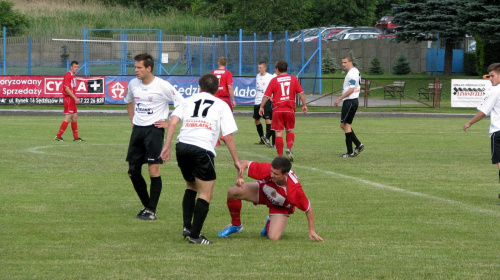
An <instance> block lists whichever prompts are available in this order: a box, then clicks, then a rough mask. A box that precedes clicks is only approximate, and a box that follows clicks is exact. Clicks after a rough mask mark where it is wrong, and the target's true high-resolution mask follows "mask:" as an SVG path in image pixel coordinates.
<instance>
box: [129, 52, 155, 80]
mask: <svg viewBox="0 0 500 280" xmlns="http://www.w3.org/2000/svg"><path fill="white" fill-rule="evenodd" d="M134 60H135V75H136V76H137V78H138V79H140V80H142V79H144V78H145V77H147V76H149V75H151V73H152V72H153V68H154V66H155V60H154V59H153V57H152V56H151V55H150V54H147V53H141V54H138V55H136V56H135V57H134Z"/></svg>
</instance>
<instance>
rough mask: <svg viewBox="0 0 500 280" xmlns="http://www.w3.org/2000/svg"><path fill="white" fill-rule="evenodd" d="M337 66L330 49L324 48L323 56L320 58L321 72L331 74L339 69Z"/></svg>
mask: <svg viewBox="0 0 500 280" xmlns="http://www.w3.org/2000/svg"><path fill="white" fill-rule="evenodd" d="M339 68H340V67H339V66H338V65H337V63H335V58H334V57H333V55H332V51H331V50H330V49H329V48H328V49H326V50H325V53H324V55H323V58H322V59H321V72H322V73H323V74H333V73H335V72H337V71H338V70H339Z"/></svg>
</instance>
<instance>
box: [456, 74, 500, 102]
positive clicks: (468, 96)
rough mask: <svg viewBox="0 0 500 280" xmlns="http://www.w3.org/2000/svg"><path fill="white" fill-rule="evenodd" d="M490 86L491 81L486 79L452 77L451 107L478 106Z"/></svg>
mask: <svg viewBox="0 0 500 280" xmlns="http://www.w3.org/2000/svg"><path fill="white" fill-rule="evenodd" d="M490 88H491V82H490V80H486V79H475V80H472V79H470V80H465V79H452V80H451V107H464V108H476V107H477V106H479V104H481V102H482V101H483V99H484V96H485V95H486V94H487V93H488V90H489V89H490Z"/></svg>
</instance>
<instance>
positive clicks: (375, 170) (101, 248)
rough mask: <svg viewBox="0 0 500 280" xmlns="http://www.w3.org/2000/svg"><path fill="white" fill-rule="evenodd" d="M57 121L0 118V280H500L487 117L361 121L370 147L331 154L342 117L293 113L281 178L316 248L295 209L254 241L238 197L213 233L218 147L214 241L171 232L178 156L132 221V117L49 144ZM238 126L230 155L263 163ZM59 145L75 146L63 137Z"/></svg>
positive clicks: (177, 209)
mask: <svg viewBox="0 0 500 280" xmlns="http://www.w3.org/2000/svg"><path fill="white" fill-rule="evenodd" d="M62 119H63V117H62V115H61V116H59V117H33V116H12V117H11V116H2V117H0V135H1V137H0V147H1V148H0V150H1V157H0V202H1V203H0V275H1V276H0V278H1V279H35V278H37V279H499V278H500V262H499V259H500V258H499V257H500V252H499V249H498V248H499V247H497V246H499V245H498V244H499V241H500V230H499V226H500V205H499V200H498V198H497V195H498V193H499V192H500V188H499V186H500V184H499V181H498V175H497V174H498V171H497V168H496V166H495V165H491V163H490V161H489V154H490V148H489V138H488V135H487V130H488V126H489V120H486V119H485V120H483V121H481V122H479V123H477V124H475V125H474V126H473V127H471V128H470V129H469V131H468V132H467V133H464V132H463V131H462V129H461V128H462V125H463V124H464V123H465V122H466V121H467V119H465V118H376V117H373V118H372V117H357V118H356V119H355V121H354V123H353V128H354V130H355V132H356V134H357V136H358V137H359V139H360V140H361V141H362V142H363V144H364V145H365V146H366V149H365V151H363V152H362V153H361V155H360V156H358V157H356V158H339V157H338V155H340V154H342V153H344V152H345V144H344V134H343V132H342V131H341V129H340V128H339V119H338V118H333V117H332V118H327V117H298V118H297V124H296V141H295V145H294V149H293V151H294V155H295V162H294V164H293V168H292V169H293V170H294V171H295V173H296V174H297V175H298V177H299V178H300V180H301V183H302V185H303V187H304V190H305V192H306V194H307V195H308V197H309V199H310V200H311V202H312V205H313V207H314V212H315V220H316V231H317V233H318V234H319V235H320V236H322V237H323V238H324V240H325V241H324V242H323V243H319V242H314V243H313V242H311V241H309V239H308V238H307V221H306V218H305V214H304V213H303V212H301V211H300V210H297V211H296V213H295V214H294V215H292V216H291V217H290V219H289V221H288V225H287V228H286V229H285V233H284V236H283V238H282V239H281V240H280V241H278V242H272V241H269V240H267V239H265V238H261V237H260V236H259V232H260V230H261V228H262V226H263V225H264V221H265V219H266V217H267V208H266V207H265V206H258V207H254V206H253V205H251V204H250V203H247V202H244V203H243V211H242V222H243V224H244V227H245V229H244V231H243V232H242V233H239V234H235V235H233V236H230V237H229V238H226V239H220V238H218V237H217V236H216V234H217V232H219V231H220V230H221V229H222V228H223V227H224V226H226V225H227V224H228V223H229V222H230V217H229V214H228V211H227V208H226V203H225V201H226V190H227V188H229V187H230V186H232V185H233V184H234V182H235V179H236V171H235V170H234V167H233V165H232V162H231V159H230V155H229V153H228V151H227V149H226V147H225V146H221V147H218V148H217V153H218V156H217V158H216V161H215V163H216V168H217V172H218V173H217V176H218V179H217V181H216V186H215V194H214V198H213V200H212V203H211V205H210V212H209V214H208V218H207V220H206V222H205V227H204V228H203V231H202V232H203V234H204V235H205V236H207V237H208V238H209V239H211V240H213V241H214V242H215V243H214V244H213V245H211V246H196V245H189V244H187V242H186V241H185V240H184V239H183V238H182V236H181V232H182V217H181V199H182V195H183V193H184V188H185V186H184V182H183V180H182V176H181V174H180V172H179V169H178V167H177V165H176V161H175V157H174V158H173V160H171V161H170V162H168V163H166V164H164V165H163V166H162V179H163V193H162V197H161V198H160V203H159V208H158V220H156V221H141V220H138V219H136V218H135V215H136V214H137V213H138V212H139V210H140V209H141V205H140V203H139V199H138V198H137V195H136V194H135V192H134V190H133V187H132V184H131V182H130V180H129V178H128V176H127V169H128V168H127V163H126V162H125V155H126V150H127V144H128V140H129V136H130V132H131V128H130V122H129V120H128V118H127V117H103V116H100V117H90V116H80V118H79V131H80V135H81V137H82V138H83V139H85V140H86V141H85V142H73V141H64V142H56V141H54V140H53V138H54V136H55V134H56V132H57V129H58V128H59V125H60V123H61V121H62ZM236 119H237V123H238V127H239V131H238V132H237V133H236V135H235V138H236V143H237V148H238V154H239V157H240V159H248V160H256V161H271V160H272V158H273V157H274V156H275V154H276V152H275V150H274V149H269V148H267V147H265V146H257V145H254V143H255V142H257V140H258V137H257V132H256V130H255V125H254V124H253V120H252V119H251V118H250V117H237V118H236ZM63 137H64V138H65V139H67V140H71V138H72V137H71V129H70V128H68V130H67V131H66V133H65V135H63ZM143 174H146V175H147V170H146V168H145V169H144V170H143ZM146 178H147V176H146ZM247 180H251V179H249V178H247ZM147 181H148V182H149V180H148V179H147Z"/></svg>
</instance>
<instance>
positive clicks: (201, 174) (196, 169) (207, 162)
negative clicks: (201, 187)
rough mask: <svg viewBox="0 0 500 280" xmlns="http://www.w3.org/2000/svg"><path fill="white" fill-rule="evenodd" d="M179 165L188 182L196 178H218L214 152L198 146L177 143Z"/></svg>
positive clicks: (207, 179)
mask: <svg viewBox="0 0 500 280" xmlns="http://www.w3.org/2000/svg"><path fill="white" fill-rule="evenodd" d="M175 154H176V156H177V165H178V166H179V168H180V169H181V173H182V176H183V177H184V180H186V181H187V182H194V178H195V177H196V178H198V179H200V180H203V181H213V180H215V179H216V175H215V163H214V154H213V153H212V152H210V151H207V150H205V149H202V148H200V147H198V146H194V145H190V144H186V143H181V142H178V143H177V144H176V145H175Z"/></svg>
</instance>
